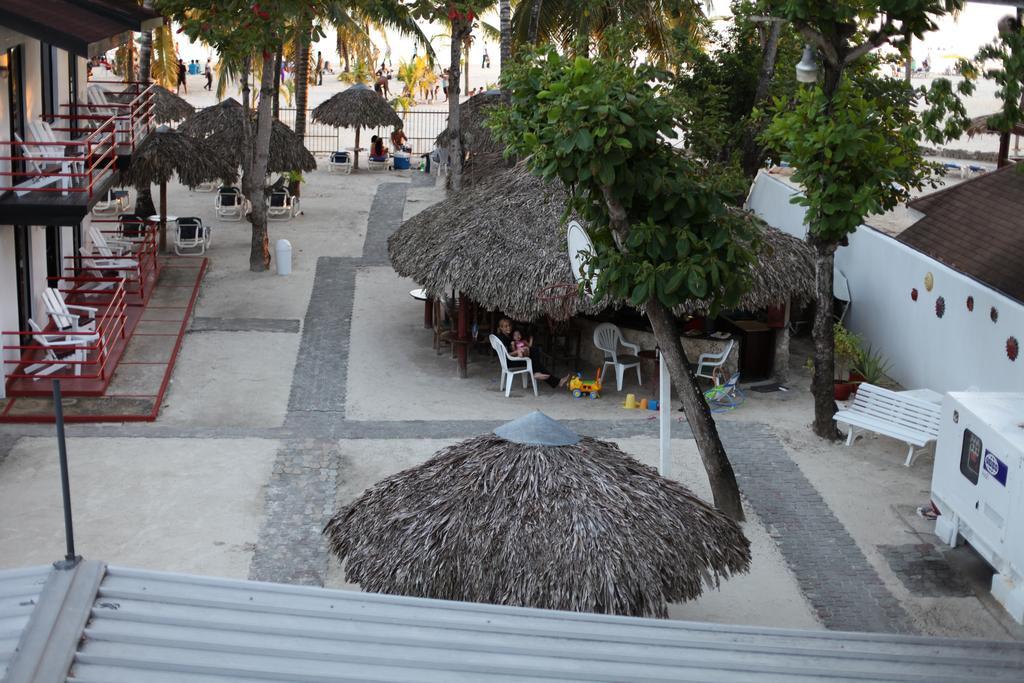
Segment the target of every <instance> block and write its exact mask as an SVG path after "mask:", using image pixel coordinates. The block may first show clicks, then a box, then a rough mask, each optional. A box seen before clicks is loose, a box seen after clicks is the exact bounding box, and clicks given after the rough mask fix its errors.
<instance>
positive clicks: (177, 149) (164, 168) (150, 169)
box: [120, 126, 237, 251]
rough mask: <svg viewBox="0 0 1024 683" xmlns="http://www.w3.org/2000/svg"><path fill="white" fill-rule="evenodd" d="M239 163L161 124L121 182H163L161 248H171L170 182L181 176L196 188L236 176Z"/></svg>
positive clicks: (135, 154) (135, 155)
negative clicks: (168, 197)
mask: <svg viewBox="0 0 1024 683" xmlns="http://www.w3.org/2000/svg"><path fill="white" fill-rule="evenodd" d="M236 169H237V166H234V165H232V164H231V163H230V162H229V161H228V162H226V161H225V160H224V159H223V158H222V157H220V156H218V155H217V154H215V153H213V151H212V150H211V149H210V148H209V147H208V146H207V144H206V143H205V142H203V141H202V140H198V139H196V138H192V137H189V136H188V135H185V134H184V133H180V132H178V131H174V130H171V129H170V128H168V127H167V126H160V127H159V128H157V129H156V130H155V131H153V132H152V133H151V134H149V135H147V136H146V138H145V139H144V140H143V141H142V143H141V144H140V145H139V146H138V147H136V148H135V151H134V152H133V153H132V159H131V164H130V165H129V166H128V169H127V170H126V171H123V172H122V173H121V179H120V180H121V184H123V185H134V186H135V187H137V188H140V189H141V188H146V187H149V186H150V185H152V184H153V183H158V184H159V185H160V251H164V250H165V249H166V248H167V183H168V181H170V179H171V178H172V177H173V176H175V175H177V176H178V180H179V181H180V182H181V184H182V185H187V186H189V187H195V186H196V185H200V184H202V183H206V182H209V181H211V180H216V179H218V178H232V177H233V176H234V174H235V173H236Z"/></svg>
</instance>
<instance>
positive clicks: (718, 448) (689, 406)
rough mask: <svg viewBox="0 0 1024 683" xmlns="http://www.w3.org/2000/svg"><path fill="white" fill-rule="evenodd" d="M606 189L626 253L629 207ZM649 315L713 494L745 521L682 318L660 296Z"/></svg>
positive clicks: (726, 510) (732, 515) (614, 230)
mask: <svg viewBox="0 0 1024 683" xmlns="http://www.w3.org/2000/svg"><path fill="white" fill-rule="evenodd" d="M603 193H604V200H605V205H606V206H607V207H608V216H609V218H610V223H609V227H611V230H612V236H613V238H614V239H615V244H616V247H617V248H618V249H619V251H621V252H623V253H626V252H628V248H627V247H626V243H627V238H628V237H629V229H630V228H629V217H628V215H627V213H626V209H625V207H623V206H622V203H621V202H620V201H619V200H618V199H616V198H615V196H614V195H613V194H612V189H611V187H605V188H603ZM647 319H648V320H650V321H651V327H652V328H653V329H654V337H655V339H657V341H658V348H659V349H661V354H662V358H663V359H664V362H665V363H666V365H667V367H668V372H669V376H670V377H671V378H672V383H673V384H674V385H675V386H676V390H677V391H678V392H679V398H680V399H681V400H682V402H683V411H684V412H685V413H686V419H687V421H688V422H689V423H690V429H691V430H692V431H693V438H694V440H695V441H696V442H697V450H698V451H700V457H701V460H702V461H703V463H704V470H705V471H706V472H707V475H708V482H709V483H710V484H711V495H712V497H713V498H714V501H715V507H717V508H718V509H719V510H721V511H722V512H723V513H724V514H726V515H728V516H729V517H730V518H732V519H734V520H736V521H738V522H741V521H743V504H742V501H741V500H740V488H739V484H737V483H736V473H735V472H733V469H732V464H731V463H730V462H729V456H728V455H727V454H726V452H725V447H724V446H722V439H721V437H719V436H718V429H717V428H716V427H715V420H714V418H712V417H711V408H710V406H708V403H707V401H705V400H704V394H703V393H702V392H701V390H700V389H699V388H698V387H697V380H696V378H695V377H694V376H693V372H692V371H691V370H690V364H689V361H688V360H687V358H686V351H685V350H684V349H683V344H682V342H681V341H680V340H679V325H678V321H677V320H676V317H675V315H673V314H672V312H671V311H670V310H668V309H667V308H665V306H664V305H663V304H662V303H661V302H660V301H658V299H657V298H651V299H650V300H648V301H647ZM662 409H663V410H671V409H672V407H671V406H664V407H662Z"/></svg>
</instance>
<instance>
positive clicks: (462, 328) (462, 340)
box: [458, 292, 469, 378]
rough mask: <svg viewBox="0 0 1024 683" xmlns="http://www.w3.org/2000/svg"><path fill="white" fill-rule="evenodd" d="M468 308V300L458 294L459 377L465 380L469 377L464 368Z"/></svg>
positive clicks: (461, 294) (467, 347) (466, 352)
mask: <svg viewBox="0 0 1024 683" xmlns="http://www.w3.org/2000/svg"><path fill="white" fill-rule="evenodd" d="M468 308H469V299H467V298H466V295H465V294H463V293H462V292H459V327H458V330H459V339H458V341H459V344H458V354H459V377H460V378H465V377H468V376H469V372H468V370H467V368H466V362H467V356H468V351H469V340H468V339H467V336H468V331H467V329H466V309H468Z"/></svg>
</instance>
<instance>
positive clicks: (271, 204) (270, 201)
mask: <svg viewBox="0 0 1024 683" xmlns="http://www.w3.org/2000/svg"><path fill="white" fill-rule="evenodd" d="M298 212H299V198H298V197H294V196H292V193H291V192H289V191H288V190H287V189H286V188H281V189H279V190H271V191H270V194H269V195H267V220H285V221H287V220H291V219H292V217H293V216H295V214H297V213H298Z"/></svg>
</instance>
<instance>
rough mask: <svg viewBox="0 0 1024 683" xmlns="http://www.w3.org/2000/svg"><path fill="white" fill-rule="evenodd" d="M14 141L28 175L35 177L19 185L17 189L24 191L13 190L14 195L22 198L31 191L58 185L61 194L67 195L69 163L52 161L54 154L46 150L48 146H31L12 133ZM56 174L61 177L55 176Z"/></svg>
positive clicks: (69, 177) (69, 176) (69, 184)
mask: <svg viewBox="0 0 1024 683" xmlns="http://www.w3.org/2000/svg"><path fill="white" fill-rule="evenodd" d="M14 141H15V142H16V143H17V144H18V146H19V147H21V149H22V151H23V152H24V156H25V164H26V165H27V166H28V169H29V173H30V174H34V175H35V177H33V178H30V179H29V180H27V181H24V182H22V183H19V184H18V188H24V189H17V190H15V194H17V195H18V196H19V197H23V196H25V195H26V194H28V193H29V192H31V191H32V190H36V189H40V188H43V187H46V186H47V185H60V187H61V190H63V192H61V194H67V190H68V188H70V187H71V175H70V174H71V162H69V161H58V160H56V159H53V156H54V154H53V153H52V151H51V149H48V148H49V145H33V144H32V143H31V142H25V141H24V140H22V139H21V136H20V135H18V134H17V133H14ZM57 156H63V155H57ZM58 173H59V174H61V175H55V174H58Z"/></svg>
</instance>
